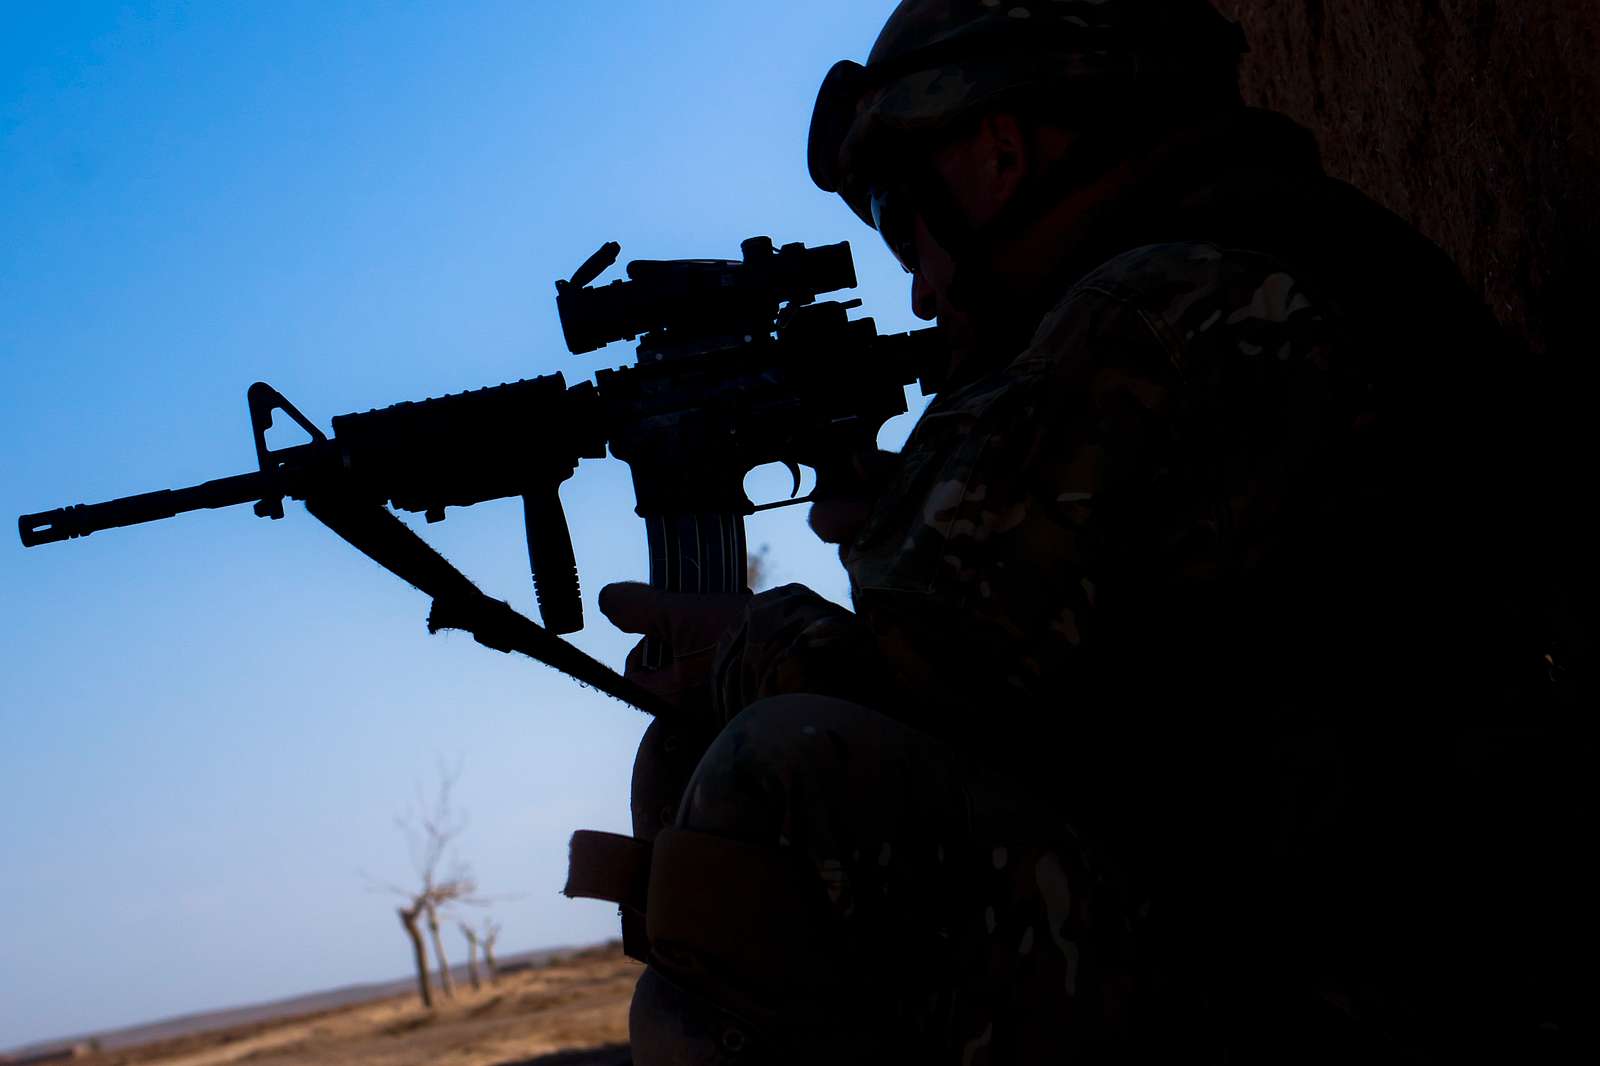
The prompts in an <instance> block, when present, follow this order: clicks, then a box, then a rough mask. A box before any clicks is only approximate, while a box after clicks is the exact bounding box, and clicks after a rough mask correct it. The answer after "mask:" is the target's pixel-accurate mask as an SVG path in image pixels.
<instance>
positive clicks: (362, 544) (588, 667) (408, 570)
mask: <svg viewBox="0 0 1600 1066" xmlns="http://www.w3.org/2000/svg"><path fill="white" fill-rule="evenodd" d="M305 504H306V510H307V511H309V512H311V516H312V517H313V518H315V519H316V520H317V521H319V522H321V523H322V524H323V525H325V526H327V527H328V528H329V529H331V530H333V531H334V532H335V533H337V534H338V535H339V536H340V537H341V538H342V539H343V540H345V541H346V542H347V543H349V544H350V545H351V546H352V547H354V548H355V549H356V550H357V551H359V552H361V554H363V555H365V556H366V557H367V558H369V559H371V560H372V561H373V562H375V563H377V564H378V565H379V566H381V567H383V568H384V569H385V570H387V571H389V572H390V573H391V574H394V575H395V576H396V577H399V578H401V579H402V580H404V581H405V582H406V583H407V584H410V585H412V586H413V587H415V588H417V589H419V590H421V591H422V592H423V593H425V594H427V595H428V596H430V597H432V598H433V607H432V610H431V611H430V612H429V614H428V632H430V633H437V632H439V631H440V630H443V629H456V630H461V631H463V632H466V633H470V634H471V635H472V637H473V639H474V640H476V641H477V642H478V643H479V644H482V645H483V646H484V647H487V648H493V649H494V650H495V651H499V652H505V653H510V652H517V653H519V654H521V655H526V656H527V657H528V658H530V659H534V660H537V661H538V662H541V663H544V664H545V665H546V666H550V667H553V668H555V669H557V670H560V671H561V672H562V673H564V674H566V675H567V676H568V677H571V678H572V679H573V680H575V681H577V682H578V683H579V684H583V685H587V686H589V687H590V688H593V689H596V690H598V691H600V692H604V693H605V694H606V695H608V696H611V697H612V698H614V699H618V700H621V701H622V702H623V703H627V704H631V705H632V706H634V707H637V708H639V709H640V710H641V711H644V712H645V713H646V714H650V715H654V716H656V717H661V716H663V715H670V713H671V708H670V707H668V706H667V705H666V704H665V703H663V702H662V701H661V700H660V699H659V698H658V697H656V696H655V695H654V694H653V693H650V692H647V691H646V690H644V689H642V688H640V687H639V686H638V685H635V684H634V683H633V682H631V681H629V680H627V679H626V678H624V677H622V675H620V674H618V673H617V672H616V671H615V670H612V669H611V668H610V667H608V666H606V665H605V664H604V663H602V662H600V661H599V660H598V659H595V658H594V657H593V656H591V655H589V654H587V653H585V652H583V651H580V650H579V649H577V648H575V647H573V646H572V645H571V644H568V643H567V642H566V641H564V640H562V639H561V638H560V637H558V636H556V635H555V634H553V633H551V632H550V631H549V630H548V629H545V628H544V627H543V626H541V625H539V624H538V623H537V622H534V621H533V620H532V619H530V618H527V617H524V616H523V615H521V614H519V613H517V611H516V610H515V609H514V608H512V606H511V605H510V604H508V603H505V602H504V601H502V600H495V599H490V598H489V597H488V596H487V595H485V594H484V593H483V592H482V591H481V590H480V589H479V588H478V587H477V586H476V585H474V584H473V583H472V581H471V579H469V578H468V577H467V576H466V575H465V574H463V573H462V572H461V571H460V570H457V569H456V568H455V566H454V565H452V564H451V563H450V561H449V560H448V559H446V558H445V557H444V556H442V555H440V554H439V553H438V551H436V550H435V549H434V548H433V546H432V545H430V544H429V543H428V542H427V541H425V540H423V539H422V538H421V537H419V536H417V534H416V533H415V532H413V531H412V530H411V527H409V526H407V525H406V524H405V523H404V522H402V521H400V519H399V518H397V517H395V515H394V514H393V513H392V512H390V511H389V510H388V509H387V508H386V507H384V506H383V505H381V504H375V503H356V502H353V501H352V500H351V499H349V498H348V497H347V496H345V495H343V494H331V493H330V494H327V495H309V496H307V497H306V500H305Z"/></svg>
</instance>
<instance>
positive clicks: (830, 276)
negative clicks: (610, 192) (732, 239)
mask: <svg viewBox="0 0 1600 1066" xmlns="http://www.w3.org/2000/svg"><path fill="white" fill-rule="evenodd" d="M621 250H622V249H621V246H620V245H618V244H615V243H612V244H607V245H606V246H605V247H603V248H601V249H600V251H598V252H596V253H595V254H594V255H593V256H592V257H590V259H589V261H588V262H586V263H584V264H583V266H582V267H580V268H579V269H578V272H577V273H576V274H574V275H573V277H572V280H570V281H558V282H556V309H557V310H558V311H559V312H560V315H561V329H562V332H563V333H564V334H565V335H566V340H567V348H568V350H570V351H571V352H572V353H573V354H574V355H582V354H584V353H585V352H592V351H596V350H598V349H600V348H604V347H605V346H606V345H608V344H610V343H611V342H613V341H619V340H633V339H635V338H637V337H640V336H642V335H645V334H663V335H671V336H672V337H673V338H676V339H691V338H700V337H714V336H737V335H740V334H746V335H752V336H754V335H757V334H759V335H762V336H765V335H767V334H769V333H771V332H772V320H773V318H774V317H775V316H776V315H777V313H778V310H779V308H780V306H781V305H782V304H785V303H788V304H792V305H795V306H802V305H805V304H809V303H811V302H813V301H814V300H816V298H817V297H818V296H819V295H821V294H822V293H827V292H835V291H837V290H839V289H853V288H855V286H856V266H855V261H854V260H853V259H852V258H851V255H850V245H849V244H848V243H840V244H830V245H824V246H823V247H820V248H807V247H806V246H805V245H803V244H786V245H784V246H783V248H781V249H777V250H774V248H773V246H772V239H771V238H769V237H752V238H751V239H749V240H747V241H745V242H744V244H743V245H741V246H740V250H741V251H742V252H743V253H744V260H743V262H740V261H738V260H732V259H671V260H637V261H635V262H632V263H630V264H628V280H627V281H613V282H612V283H611V284H610V285H604V286H601V287H599V288H591V287H589V283H590V282H592V281H593V280H594V279H595V278H597V277H599V276H600V275H601V274H602V273H604V272H605V271H606V269H607V268H609V267H610V266H611V264H612V263H614V262H616V260H617V256H618V254H619V253H620V252H621Z"/></svg>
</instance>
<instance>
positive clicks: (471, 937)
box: [461, 922, 483, 992]
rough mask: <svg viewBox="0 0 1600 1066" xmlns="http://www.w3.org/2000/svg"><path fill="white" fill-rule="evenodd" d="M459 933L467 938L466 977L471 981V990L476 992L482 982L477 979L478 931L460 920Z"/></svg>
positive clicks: (481, 985)
mask: <svg viewBox="0 0 1600 1066" xmlns="http://www.w3.org/2000/svg"><path fill="white" fill-rule="evenodd" d="M461 935H462V936H464V937H466V938H467V977H468V978H469V979H470V980H471V981H472V990H473V991H474V992H476V991H477V990H478V989H480V988H482V987H483V982H482V981H481V980H479V979H478V931H477V930H476V929H474V928H472V926H470V925H468V924H467V923H466V922H462V923H461Z"/></svg>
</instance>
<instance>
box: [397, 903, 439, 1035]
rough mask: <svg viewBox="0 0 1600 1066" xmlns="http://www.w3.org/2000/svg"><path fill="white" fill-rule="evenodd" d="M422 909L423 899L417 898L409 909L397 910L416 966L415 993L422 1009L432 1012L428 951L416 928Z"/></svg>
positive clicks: (420, 933)
mask: <svg viewBox="0 0 1600 1066" xmlns="http://www.w3.org/2000/svg"><path fill="white" fill-rule="evenodd" d="M422 907H423V897H422V896H417V897H415V898H413V899H412V901H411V905H410V906H409V907H400V908H398V910H399V912H400V925H401V926H402V927H403V928H404V929H405V931H406V935H407V936H408V937H410V938H411V951H412V954H413V956H414V957H415V961H416V964H417V993H418V994H419V995H420V996H421V997H422V1005H423V1007H424V1008H426V1009H427V1010H432V1009H433V988H432V987H431V986H430V985H429V983H428V951H427V949H426V948H425V947H423V946H422V930H421V929H419V928H418V927H417V919H418V918H420V917H422Z"/></svg>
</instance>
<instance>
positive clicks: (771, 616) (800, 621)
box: [713, 585, 883, 721]
mask: <svg viewBox="0 0 1600 1066" xmlns="http://www.w3.org/2000/svg"><path fill="white" fill-rule="evenodd" d="M882 675H883V671H882V663H881V660H880V659H879V657H878V656H877V653H876V642H875V641H874V639H873V636H872V633H871V631H870V630H869V629H868V628H867V627H866V626H865V625H864V624H863V623H862V621H861V619H859V618H858V617H857V616H856V615H854V614H852V613H851V612H850V611H847V610H846V609H845V608H843V607H840V606H839V605H838V604H836V603H832V602H830V601H828V600H825V599H823V598H822V597H821V596H819V595H817V594H816V593H815V592H812V591H811V590H810V589H808V588H806V587H804V586H803V585H785V586H783V587H781V588H776V589H771V590H769V591H767V592H763V593H760V594H758V595H757V596H755V597H754V598H752V599H751V601H750V605H749V607H748V608H746V611H745V617H744V621H743V624H741V625H740V626H739V627H737V628H736V629H735V630H734V631H733V632H732V633H730V634H729V635H728V636H727V637H725V638H724V640H723V641H722V644H721V646H720V647H719V648H718V651H717V663H716V667H715V672H714V694H713V698H714V700H715V703H716V710H717V711H718V712H719V715H718V716H719V718H720V719H721V720H722V721H727V720H728V719H731V718H732V717H733V716H734V715H736V714H737V713H738V712H739V711H741V710H743V709H744V708H745V707H748V706H749V705H750V704H752V703H754V702H756V701H757V700H761V699H766V698H769V697H772V696H781V695H788V694H792V693H799V692H807V693H814V694H817V695H823V696H833V697H836V698H839V699H847V700H851V701H853V702H856V703H861V704H867V705H874V704H876V703H877V702H878V701H879V699H880V698H881V688H882V685H881V682H882Z"/></svg>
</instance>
